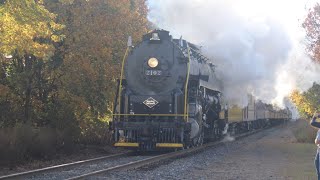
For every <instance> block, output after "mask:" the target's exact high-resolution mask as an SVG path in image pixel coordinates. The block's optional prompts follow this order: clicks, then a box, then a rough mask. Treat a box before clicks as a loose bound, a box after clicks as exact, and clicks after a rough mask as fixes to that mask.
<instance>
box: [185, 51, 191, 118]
mask: <svg viewBox="0 0 320 180" xmlns="http://www.w3.org/2000/svg"><path fill="white" fill-rule="evenodd" d="M187 50H188V63H187V66H188V72H187V79H186V84H185V87H184V119H185V121H186V122H188V121H189V116H188V103H187V100H188V83H189V73H190V47H189V45H188V47H187Z"/></svg>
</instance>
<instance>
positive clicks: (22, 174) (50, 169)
mask: <svg viewBox="0 0 320 180" xmlns="http://www.w3.org/2000/svg"><path fill="white" fill-rule="evenodd" d="M131 154H132V152H126V153H118V154H113V155H108V156H101V157H98V158H92V159H87V160H82V161H76V162H72V163H66V164H61V165H56V166H50V167H46V168H41V169H35V170H31V171H26V172H20V173H14V174H10V175H5V176H0V179H1V180H2V179H26V178H32V176H37V175H39V174H43V173H49V172H54V171H59V170H62V169H66V168H72V167H76V166H81V165H84V164H89V163H95V162H98V161H103V160H108V159H113V158H117V157H122V156H129V155H131Z"/></svg>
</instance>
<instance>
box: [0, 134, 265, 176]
mask: <svg viewBox="0 0 320 180" xmlns="http://www.w3.org/2000/svg"><path fill="white" fill-rule="evenodd" d="M258 131H261V130H256V131H252V132H249V133H244V134H241V135H238V136H235V139H240V138H243V137H246V136H249V135H251V134H254V133H256V132H258ZM223 143H225V141H224V140H220V141H217V142H212V143H207V144H204V145H202V146H199V147H194V148H190V149H185V150H181V151H176V152H170V153H166V154H160V155H149V156H148V155H147V156H139V155H134V156H130V154H131V153H121V154H115V155H110V156H104V157H100V158H95V159H89V160H85V161H78V162H74V163H68V164H62V165H58V166H52V167H48V168H43V169H37V170H32V171H27V172H22V173H16V174H11V175H7V176H1V177H0V179H68V180H74V179H88V178H90V177H94V176H97V175H100V174H108V173H110V172H113V171H120V170H129V169H136V168H141V167H144V166H147V165H151V164H155V163H158V162H161V161H165V160H169V159H173V158H178V157H182V156H187V155H189V154H194V153H197V152H201V151H204V150H205V149H207V148H209V147H215V146H219V145H222V144H223ZM112 159H114V160H112ZM98 166H99V168H97V167H98ZM71 167H74V169H71Z"/></svg>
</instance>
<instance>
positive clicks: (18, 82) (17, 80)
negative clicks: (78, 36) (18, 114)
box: [0, 0, 64, 122]
mask: <svg viewBox="0 0 320 180" xmlns="http://www.w3.org/2000/svg"><path fill="white" fill-rule="evenodd" d="M55 18H56V16H55V15H54V14H52V13H50V12H49V11H48V10H47V9H46V8H45V7H44V6H43V3H42V2H41V1H34V0H10V1H5V2H4V3H2V5H0V55H10V56H11V58H5V60H2V61H1V64H2V68H5V71H6V72H5V73H4V74H3V76H2V80H4V79H5V80H6V82H5V84H6V85H7V87H10V88H11V90H12V91H13V92H15V94H16V96H17V97H20V98H21V99H22V100H23V104H24V105H23V106H24V116H25V117H24V118H23V119H24V122H28V121H29V120H30V111H31V104H32V102H31V101H32V91H33V83H34V78H35V75H36V73H37V71H41V70H42V68H43V67H44V66H43V63H44V62H46V61H48V60H49V59H50V58H51V57H52V56H53V55H54V53H55V51H56V49H55V43H57V42H59V41H61V40H62V39H63V38H64V35H62V34H61V33H60V32H61V30H62V29H63V27H64V26H63V25H61V24H58V23H56V22H55ZM39 68H40V70H39ZM2 82H3V83H4V81H2Z"/></svg>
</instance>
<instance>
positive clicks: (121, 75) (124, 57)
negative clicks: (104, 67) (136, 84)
mask: <svg viewBox="0 0 320 180" xmlns="http://www.w3.org/2000/svg"><path fill="white" fill-rule="evenodd" d="M129 49H130V47H129V46H127V49H126V53H125V54H124V56H123V59H122V65H121V73H120V83H119V94H118V95H119V96H118V97H119V102H118V104H119V112H121V90H122V79H123V70H124V63H125V60H126V57H127V55H128V51H129Z"/></svg>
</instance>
